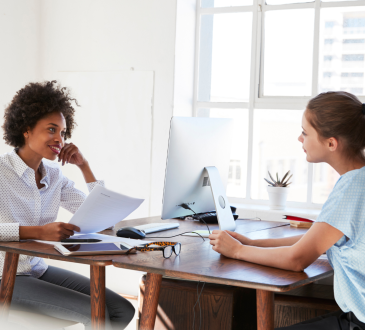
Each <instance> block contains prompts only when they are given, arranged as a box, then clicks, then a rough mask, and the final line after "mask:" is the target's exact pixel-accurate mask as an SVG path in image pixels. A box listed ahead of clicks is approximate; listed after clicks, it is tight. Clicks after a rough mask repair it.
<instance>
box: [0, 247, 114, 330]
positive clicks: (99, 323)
mask: <svg viewBox="0 0 365 330" xmlns="http://www.w3.org/2000/svg"><path fill="white" fill-rule="evenodd" d="M0 251H6V255H5V263H4V270H3V275H2V280H1V287H0V317H3V318H7V316H8V312H9V307H10V303H11V298H12V296H13V288H14V283H15V276H16V270H17V266H18V259H19V254H25V255H29V256H35V257H42V258H46V259H55V260H61V261H68V262H76V263H81V264H87V265H90V299H91V318H92V324H93V329H104V325H105V266H108V265H111V264H112V256H110V255H104V256H69V257H66V256H63V255H62V254H60V253H59V252H57V251H56V250H55V249H54V247H53V245H49V244H42V243H37V242H32V241H20V242H0Z"/></svg>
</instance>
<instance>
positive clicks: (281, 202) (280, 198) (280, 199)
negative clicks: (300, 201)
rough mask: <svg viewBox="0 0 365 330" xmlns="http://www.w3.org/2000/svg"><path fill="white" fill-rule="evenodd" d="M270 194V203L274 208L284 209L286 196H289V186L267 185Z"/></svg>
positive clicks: (271, 207)
mask: <svg viewBox="0 0 365 330" xmlns="http://www.w3.org/2000/svg"><path fill="white" fill-rule="evenodd" d="M267 192H268V194H269V202H270V203H269V204H270V209H272V210H284V209H285V205H286V198H287V197H288V193H289V187H272V186H267Z"/></svg>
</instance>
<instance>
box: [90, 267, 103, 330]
mask: <svg viewBox="0 0 365 330" xmlns="http://www.w3.org/2000/svg"><path fill="white" fill-rule="evenodd" d="M90 300H91V322H92V328H93V330H103V329H104V328H105V266H94V265H91V266H90Z"/></svg>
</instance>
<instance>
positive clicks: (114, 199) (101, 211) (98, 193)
mask: <svg viewBox="0 0 365 330" xmlns="http://www.w3.org/2000/svg"><path fill="white" fill-rule="evenodd" d="M143 201H144V200H143V199H138V198H133V197H129V196H125V195H122V194H119V193H116V192H114V191H111V190H108V189H106V188H104V187H102V186H100V185H97V186H96V187H95V188H94V189H93V190H92V191H91V192H90V194H89V195H88V196H87V198H86V199H85V201H84V202H83V203H82V205H81V206H80V207H79V209H78V210H77V211H76V213H75V214H74V216H73V217H72V218H71V220H70V222H69V223H71V224H73V225H75V226H78V227H80V229H81V231H80V234H89V233H96V232H99V231H102V230H104V229H106V228H108V227H110V226H114V225H115V224H116V223H118V222H119V221H121V220H123V219H125V218H126V217H127V216H128V215H129V214H131V213H132V212H133V211H134V210H136V209H137V208H138V207H139V206H140V205H141V204H142V202H143Z"/></svg>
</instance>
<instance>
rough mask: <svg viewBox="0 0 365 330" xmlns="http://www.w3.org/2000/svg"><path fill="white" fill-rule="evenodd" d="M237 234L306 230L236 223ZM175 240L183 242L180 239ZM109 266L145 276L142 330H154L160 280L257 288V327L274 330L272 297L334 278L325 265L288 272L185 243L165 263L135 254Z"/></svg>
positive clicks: (275, 234) (271, 234)
mask: <svg viewBox="0 0 365 330" xmlns="http://www.w3.org/2000/svg"><path fill="white" fill-rule="evenodd" d="M271 224H272V226H271V227H270V225H271ZM184 226H186V227H184V231H187V230H188V227H189V226H196V224H195V223H189V222H186V223H185V224H184ZM278 226H279V227H278ZM190 228H191V229H192V228H193V227H190ZM255 228H256V229H258V230H255ZM181 229H182V228H181ZM191 229H190V230H191ZM237 231H238V232H240V233H245V234H246V235H247V236H248V237H250V238H258V237H267V238H269V237H287V236H294V235H299V234H302V233H305V231H306V229H301V228H292V227H290V226H288V225H287V224H285V223H275V222H272V223H268V222H266V221H240V222H239V226H238V227H237ZM181 232H182V231H181ZM158 235H160V236H162V234H161V233H158V234H157V233H156V236H158ZM166 236H167V235H166ZM177 240H180V241H181V239H177ZM184 240H185V238H184ZM113 265H114V266H116V267H120V268H127V269H133V270H139V271H145V272H147V280H146V289H145V295H144V297H143V309H142V315H141V320H140V330H152V329H153V328H154V324H155V319H156V311H157V305H158V298H159V290H160V285H161V280H162V276H163V275H166V276H171V277H174V278H178V279H187V280H194V281H202V282H209V283H217V284H225V285H233V286H238V287H245V288H252V289H256V298H257V299H256V301H257V306H256V309H257V324H258V327H257V328H258V330H273V329H274V292H285V291H290V290H292V289H295V288H298V287H301V286H303V285H306V284H309V283H312V282H314V281H316V280H319V279H322V278H326V277H329V276H331V275H332V274H333V270H332V268H331V266H330V265H329V263H328V261H327V260H320V259H318V260H317V261H315V262H314V263H313V264H312V265H311V266H309V267H308V268H306V269H305V271H304V272H293V271H286V270H281V269H276V268H271V267H266V266H261V265H257V264H253V263H249V262H244V261H238V260H235V259H230V258H226V257H223V256H221V255H220V254H219V253H217V252H215V251H213V250H212V248H211V245H210V244H209V241H205V242H203V241H202V240H201V241H200V242H195V243H190V244H183V246H182V252H181V254H180V256H179V257H176V256H174V255H173V256H172V257H171V258H169V259H164V258H163V257H162V255H161V251H156V252H144V253H138V254H137V255H129V256H117V257H116V258H115V259H113Z"/></svg>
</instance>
